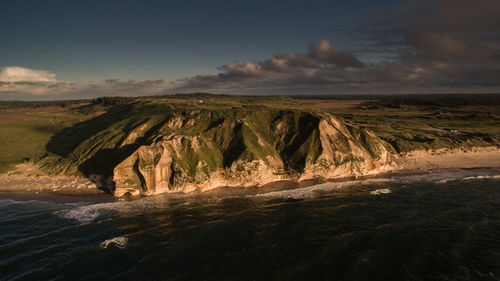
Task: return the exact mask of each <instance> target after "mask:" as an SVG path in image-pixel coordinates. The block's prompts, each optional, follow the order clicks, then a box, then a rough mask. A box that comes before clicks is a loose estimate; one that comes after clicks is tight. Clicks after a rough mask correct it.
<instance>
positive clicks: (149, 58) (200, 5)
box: [0, 0, 500, 98]
mask: <svg viewBox="0 0 500 281" xmlns="http://www.w3.org/2000/svg"><path fill="white" fill-rule="evenodd" d="M419 2H420V3H423V4H415V3H419ZM450 2H451V4H450ZM454 2H455V3H454ZM479 2H485V3H479ZM479 2H478V1H467V0H456V1H453V0H436V1H425V0H421V1H396V0H392V1H390V0H384V1H374V0H372V1H369V0H352V1H2V2H1V3H0V38H2V44H0V67H2V69H3V70H2V71H3V74H2V73H0V79H3V81H2V80H0V82H3V83H4V84H3V85H4V86H3V88H0V98H2V95H3V97H5V96H7V95H9V96H10V97H20V96H21V94H20V93H21V92H22V93H23V95H24V96H30V95H32V94H30V92H29V90H30V88H29V87H28V88H27V86H26V83H25V84H23V87H19V86H16V85H14V84H12V83H18V84H20V82H24V81H23V80H22V79H21V78H16V79H13V78H12V74H11V73H14V70H16V71H17V72H16V73H21V72H22V69H26V72H27V73H28V74H29V73H31V72H29V71H31V70H33V71H45V72H46V73H50V74H51V75H52V74H54V75H55V77H56V78H55V81H52V80H51V81H48V82H51V83H55V82H57V83H66V84H65V86H64V89H65V90H64V91H63V92H64V94H65V95H68V96H75V97H78V95H80V94H81V92H80V91H81V90H82V85H83V84H85V85H88V84H89V83H94V84H98V83H104V82H103V81H105V80H110V79H118V80H119V81H121V82H125V81H129V79H132V80H133V83H136V82H139V81H149V80H154V81H156V80H162V83H164V84H165V85H164V86H160V85H159V83H157V86H158V88H165V89H168V88H172V87H173V86H172V85H171V83H172V82H176V81H177V84H176V87H175V89H193V90H194V89H204V87H206V89H207V90H209V91H210V90H212V89H213V90H217V89H218V88H221V89H225V90H226V91H234V92H244V93H249V92H252V91H258V90H260V91H262V90H264V91H263V92H265V93H268V92H269V93H272V92H273V89H278V88H279V89H281V90H280V91H282V92H283V93H285V94H286V93H287V92H290V93H296V92H297V91H301V90H300V89H303V90H302V91H304V92H314V93H317V92H318V91H320V92H325V93H330V92H331V93H337V92H349V91H350V86H349V85H353V87H354V88H356V87H358V85H360V83H365V82H367V81H364V80H363V81H361V79H359V78H358V76H360V75H364V76H366V75H372V74H373V73H374V71H379V72H380V71H381V72H384V71H386V70H383V69H382V70H380V69H379V70H376V69H374V68H373V67H379V68H380V67H392V68H394V67H396V65H395V64H394V63H395V62H394V60H400V61H401V63H403V64H405V66H407V67H408V68H412V69H413V70H412V71H415V73H417V72H419V71H420V70H418V69H417V68H422V69H423V70H422V71H420V73H423V72H424V71H427V70H426V69H427V68H426V67H428V66H420V65H419V66H416V65H411V66H410V65H409V61H408V60H405V59H402V58H404V56H405V55H406V56H407V55H408V54H410V55H416V57H415V59H417V60H420V61H423V60H424V59H427V58H428V57H429V56H427V55H428V54H427V53H428V52H429V50H428V49H419V44H420V42H421V41H422V40H424V41H425V40H427V39H421V40H420V39H419V40H420V41H419V40H417V43H415V44H413V43H412V41H411V40H410V39H411V38H413V37H411V36H413V33H411V32H412V30H414V31H415V34H417V35H416V36H417V37H418V36H420V35H421V34H424V35H425V34H428V33H429V32H430V33H433V34H434V33H435V34H436V35H437V36H438V37H439V38H437V41H440V40H441V39H442V38H444V37H446V38H445V39H444V40H441V41H442V44H447V42H448V43H449V42H452V41H453V40H455V41H457V40H458V41H460V40H461V39H463V38H464V36H463V34H459V33H460V32H458V33H457V32H455V33H449V32H448V31H443V30H447V29H446V28H444V29H442V30H441V29H440V24H441V23H440V22H439V17H440V13H441V14H443V13H445V14H449V12H446V10H451V11H452V15H450V17H451V19H453V20H456V18H457V17H458V18H459V19H462V18H464V16H463V15H462V13H463V12H465V10H467V12H470V13H478V14H481V13H482V12H483V11H482V10H481V9H492V10H493V11H495V12H496V11H497V7H498V6H499V5H498V4H497V3H498V1H492V0H479ZM436 3H438V4H436ZM474 3H477V4H476V5H474ZM446 5H448V6H446ZM450 5H451V6H450ZM460 5H461V6H460ZM472 5H474V7H476V8H477V7H478V6H481V5H486V7H484V8H477V9H469V6H472ZM492 5H493V7H492ZM449 7H452V8H451V9H450V8H449ZM457 7H458V8H457ZM455 8H456V9H455ZM478 9H479V10H478ZM426 11H427V12H426ZM453 11H454V14H453ZM423 13H428V14H429V15H425V14H423ZM425 16H429V17H430V18H431V19H432V18H433V17H434V18H436V20H435V21H434V22H433V21H431V22H429V23H428V25H427V29H426V27H425V25H424V23H425V22H424V23H420V22H419V21H420V20H419V18H420V17H425ZM441 16H442V15H441ZM445 16H446V15H445ZM485 17H486V19H485V21H486V22H487V21H488V20H491V21H492V22H487V23H489V24H490V25H489V26H488V28H489V29H487V30H485V28H484V27H480V28H479V29H477V28H476V29H475V30H474V32H476V34H479V32H486V31H491V30H490V29H491V25H493V33H494V34H496V33H495V32H498V29H500V27H499V28H494V27H495V25H496V24H497V21H495V20H494V19H489V18H488V14H487V15H486V16H485ZM492 17H493V15H492ZM464 20H467V18H465V19H464ZM471 20H476V18H474V17H473V18H471ZM458 22H460V20H459V21H458ZM469 25H470V26H473V25H474V24H473V23H472V22H464V23H463V24H462V26H459V27H457V28H459V31H460V30H466V29H467V27H469ZM443 27H446V24H444V26H443ZM481 28H482V29H481ZM436 30H438V31H439V32H435V31H436ZM419 34H420V35H419ZM417 37H415V38H417ZM401 38H403V39H401ZM409 38H410V39H409ZM432 38H434V37H432ZM447 38H450V40H452V41H449V40H448V39H447ZM457 38H458V39H457ZM321 40H327V41H328V42H329V46H330V49H331V50H326V51H327V52H330V54H333V53H334V52H349V53H350V54H352V55H353V56H355V57H356V58H358V59H359V60H360V61H361V62H362V63H363V64H362V65H363V67H361V65H359V66H356V68H358V76H357V77H356V78H349V77H345V76H346V75H350V74H349V72H346V69H345V67H340V68H339V65H337V64H336V63H337V62H334V61H321V59H319V57H317V58H315V59H316V61H317V63H318V66H317V67H316V69H315V70H314V71H315V72H316V73H320V72H321V73H320V74H321V75H323V76H321V77H325V76H324V75H327V72H328V73H329V74H328V75H329V76H328V77H327V79H319V80H321V83H323V84H325V83H327V84H331V85H330V86H331V87H329V86H328V85H323V84H322V85H320V86H321V87H309V88H308V87H305V86H304V85H306V84H311V83H312V82H311V81H304V82H301V84H300V85H292V86H290V87H288V85H290V81H292V80H293V81H297V79H298V80H300V81H302V80H303V76H304V75H302V74H304V73H306V72H307V73H309V72H311V71H309V70H307V71H304V72H303V73H302V74H301V75H302V76H301V77H295V76H294V77H292V76H290V75H291V73H292V72H290V73H288V74H290V75H289V76H287V77H284V76H283V75H281V74H280V75H279V77H278V75H274V74H275V73H276V71H274V72H272V73H274V74H272V73H271V72H262V73H261V77H264V76H266V75H267V76H269V75H271V76H272V75H274V76H273V77H275V78H276V79H275V80H276V81H274V82H273V83H272V87H268V88H265V87H264V86H263V85H264V84H263V83H262V81H258V83H257V84H256V83H255V81H256V79H255V75H254V76H253V78H252V79H241V80H231V81H229V78H231V77H235V76H234V75H233V74H234V73H232V72H231V71H232V70H235V69H236V68H230V67H229V68H228V67H227V66H228V65H229V64H230V63H234V64H235V65H240V66H244V65H245V63H247V62H248V63H253V64H256V65H257V66H258V67H259V68H260V70H265V69H264V68H262V65H263V64H261V62H264V61H266V60H268V59H270V58H272V57H273V56H275V55H276V54H280V53H294V54H297V55H299V56H304V57H311V56H312V54H311V53H310V50H311V46H312V45H313V44H317V45H318V46H319V44H320V42H322V41H321ZM398 40H403V42H399V43H398V42H397V41H398ZM446 40H448V41H446ZM481 40H482V39H481ZM481 40H479V39H478V38H472V40H471V39H470V38H466V41H463V42H465V43H467V44H469V42H472V43H478V44H483V45H485V46H486V45H487V46H490V45H491V44H495V45H498V42H497V41H494V40H493V41H492V40H490V41H486V42H485V41H484V40H482V41H481ZM441 41H440V42H441ZM455 41H453V42H455ZM458 41H457V42H458ZM388 42H389V43H388ZM394 42H396V43H394ZM460 42H462V41H460ZM420 45H422V44H420ZM323 46H326V45H323ZM425 47H426V46H424V47H423V48H425ZM435 49H436V48H434V49H432V50H431V51H432V52H433V51H434V50H435ZM421 50H423V51H424V52H427V53H426V54H424V55H423V56H419V52H420V51H421ZM490 51H491V50H490ZM490 51H488V52H490ZM308 52H309V53H308ZM491 52H493V51H491ZM495 54H496V53H495ZM387 60H388V61H387ZM287 62H288V61H287ZM435 62H436V61H435ZM388 63H391V65H388ZM445 63H446V62H445ZM474 64H476V63H474ZM247 66H248V65H247ZM8 67H18V68H16V69H8ZM370 67H371V68H372V69H371V70H370V69H369V68H370ZM467 67H468V68H467V71H469V72H470V71H475V70H478V69H477V67H476V68H474V69H472V70H471V69H469V68H470V67H469V66H467ZM481 67H482V68H487V69H492V70H494V71H496V70H497V66H492V65H482V66H481ZM481 67H479V68H481ZM242 69H243V68H239V69H236V70H237V71H240V70H242ZM359 69H361V70H359ZM403 69H404V67H403ZM436 69H437V68H436V67H434V68H433V71H436ZM295 70H296V69H295ZM295 70H291V71H295ZM301 70H304V68H303V66H301ZM347 71H350V70H349V69H347ZM361 71H362V73H361ZM370 71H371V72H370ZM340 72H341V73H340ZM365 72H367V73H365ZM368 72H369V73H368ZM396 72H397V71H396ZM9 73H10V74H9ZM40 73H41V72H40ZM40 73H39V74H40ZM280 73H281V72H280ZM293 73H295V74H294V75H297V74H296V73H297V72H293ZM311 73H312V72H311ZM240 74H241V73H238V75H240ZM254 74H255V73H254ZM9 75H10V76H9ZM20 75H21V74H20ZM22 75H24V74H22ZM30 75H31V74H30ZM377 75H378V74H377ZM207 76H215V78H214V79H215V80H214V79H212V80H210V81H211V82H214V83H207V80H206V79H205V78H206V77H207ZM267 76H266V77H267ZM2 77H4V78H2ZM6 77H7V78H6ZM9 77H10V78H9ZM29 77H33V75H31V76H29ZM197 77H199V78H202V79H204V80H197ZM238 77H240V76H238ZM377 77H379V76H377ZM278 78H279V79H278ZM316 78H317V77H316ZM341 78H342V79H347V80H346V81H345V82H346V83H344V84H345V85H341V87H338V86H339V85H338V82H335V83H333V84H335V85H333V84H332V82H331V81H339V79H340V80H342V79H341ZM20 79H21V80H20ZM26 79H28V78H26ZM29 79H31V78H29ZM179 79H180V80H179ZM377 79H379V78H377ZM391 79H392V80H394V79H393V78H391ZM391 79H389V80H391ZM45 80H47V79H45ZM45 80H43V81H42V80H36V81H35V80H26V81H31V82H44V83H47V81H45ZM261 80H262V79H261ZM278 80H279V81H281V82H278ZM316 80H318V79H316ZM113 81H114V80H113ZM179 81H180V82H179ZM193 81H195V82H196V83H192V82H193ZM200 81H201V82H203V83H198V82H200ZM342 81H344V80H342ZM370 81H371V82H374V81H373V79H371V80H370ZM370 81H369V82H370ZM250 82H252V83H253V84H252V83H250ZM456 82H457V81H453V85H458V84H461V83H458V84H457V83H456ZM483 82H484V81H483ZM486 82H487V83H489V84H492V82H491V81H486ZM486 82H485V83H486ZM5 83H11V84H9V85H7V86H5ZM71 83H72V84H71ZM278 83H283V85H281V84H278ZM442 83H444V82H442V81H438V82H436V83H426V85H425V87H421V88H419V89H421V90H429V88H430V89H432V85H437V86H436V90H442V88H443V87H445V86H446V87H450V85H443V84H442ZM70 84H71V85H72V86H68V85H70ZM111 84H112V83H107V84H106V85H107V86H110V85H111ZM115 84H116V83H115ZM229 84H230V86H228V85H229ZM417 84H418V83H417ZM465 84H467V83H465ZM479 84H481V83H479ZM493 84H496V83H493ZM61 85H62V84H60V85H59V86H61ZM134 85H135V84H134ZM214 85H217V86H216V87H214ZM122 86H124V85H123V84H122ZM469 86H470V87H469V88H467V89H468V91H470V90H473V89H475V88H474V87H476V86H478V83H477V82H474V83H471V85H469ZM16 87H17V88H16ZM61 87H62V86H61ZM379 87H380V90H381V91H383V90H384V87H383V86H381V85H379ZM398 87H399V88H401V85H399V86H398ZM412 87H413V88H415V87H416V84H415V85H412ZM55 88H57V87H53V89H55ZM69 88H73V89H79V91H76V90H73V92H72V91H71V90H69ZM369 88H371V87H367V88H362V89H358V91H361V92H362V91H366V89H369ZM396 88H397V87H396ZM413 88H412V89H413ZM334 89H336V90H334ZM387 89H392V90H394V89H395V88H394V85H393V86H391V87H387ZM89 91H90V90H89V89H87V88H86V89H85V92H86V95H88V96H92V95H93V93H89ZM106 91H111V94H113V92H112V89H111V88H109V87H108V88H106ZM121 91H122V92H120V91H118V92H117V93H118V94H127V93H126V89H122V90H121ZM481 91H486V90H484V89H482V90H481ZM56 92H57V91H56ZM39 93H42V91H39ZM101 93H103V92H102V91H101V92H100V91H96V93H95V94H96V95H97V94H101ZM145 93H146V94H150V93H151V91H146V92H145ZM137 94H142V92H138V93H137ZM38 95H45V94H38ZM54 95H56V93H54ZM130 95H133V93H130Z"/></svg>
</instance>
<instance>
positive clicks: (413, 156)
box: [0, 147, 500, 199]
mask: <svg viewBox="0 0 500 281" xmlns="http://www.w3.org/2000/svg"><path fill="white" fill-rule="evenodd" d="M394 156H395V159H394V164H395V165H394V168H393V169H390V170H386V171H383V172H380V173H375V174H367V175H360V176H345V177H339V178H330V179H323V178H317V179H304V180H293V179H287V180H279V181H273V182H269V183H266V184H262V185H252V186H219V187H216V188H213V189H207V190H195V191H191V192H182V191H178V192H172V193H180V194H197V193H199V194H202V193H203V194H214V193H218V192H223V191H224V190H226V191H227V190H228V189H232V191H231V192H234V193H235V194H236V193H248V192H250V193H258V192H266V191H270V190H283V189H295V188H302V187H308V186H312V185H316V184H322V183H328V182H344V181H350V180H362V179H371V178H388V177H393V176H398V175H413V174H415V175H418V174H425V173H428V172H430V171H436V170H447V169H488V168H500V148H498V147H473V148H458V149H449V148H442V149H437V150H416V151H411V152H408V153H403V154H399V155H394ZM16 168H17V169H16V170H15V171H13V172H9V173H7V174H1V175H0V195H1V194H11V195H15V194H17V195H19V196H22V195H21V194H27V195H29V196H35V197H36V196H51V195H52V196H54V195H56V196H57V195H58V196H71V197H75V198H81V199H105V198H109V199H112V198H120V197H116V196H113V195H111V194H109V193H107V192H105V191H102V190H100V189H98V188H97V186H96V184H95V183H94V182H92V181H91V180H89V179H87V178H83V177H75V176H49V175H46V174H44V173H43V172H41V171H40V170H39V169H38V168H37V167H36V166H35V165H33V164H31V163H22V164H18V165H17V166H16Z"/></svg>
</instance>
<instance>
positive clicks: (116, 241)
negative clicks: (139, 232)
mask: <svg viewBox="0 0 500 281" xmlns="http://www.w3.org/2000/svg"><path fill="white" fill-rule="evenodd" d="M127 242H128V238H127V237H121V236H119V237H115V238H112V239H108V240H104V241H102V242H101V244H99V246H100V247H101V248H102V249H106V248H108V247H109V246H110V245H113V246H115V247H117V248H119V249H125V248H126V247H127Z"/></svg>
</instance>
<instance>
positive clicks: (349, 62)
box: [308, 39, 363, 67]
mask: <svg viewBox="0 0 500 281" xmlns="http://www.w3.org/2000/svg"><path fill="white" fill-rule="evenodd" d="M308 55H309V56H310V57H312V58H314V59H316V60H317V61H318V62H319V63H330V64H334V65H336V66H339V67H361V66H363V63H362V62H361V61H360V60H359V59H358V58H356V57H355V56H354V55H353V54H351V53H349V52H346V51H338V50H335V49H333V48H332V45H331V44H330V41H328V40H326V39H323V40H321V41H319V43H318V44H311V45H309V53H308Z"/></svg>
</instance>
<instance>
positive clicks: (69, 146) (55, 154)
mask: <svg viewBox="0 0 500 281" xmlns="http://www.w3.org/2000/svg"><path fill="white" fill-rule="evenodd" d="M49 146H50V148H51V149H50V150H48V151H49V153H47V155H45V156H44V157H42V159H40V160H39V161H38V164H39V165H40V166H41V167H42V168H43V169H44V171H46V172H49V173H51V174H55V175H59V174H65V175H79V176H85V177H87V178H88V179H90V180H92V181H94V183H95V184H96V185H97V186H99V187H100V188H101V189H104V190H108V191H109V192H111V193H114V194H115V195H116V196H121V195H123V194H126V193H130V194H156V193H161V192H189V191H193V190H207V189H211V188H214V187H218V186H254V185H257V186H259V185H263V184H266V183H269V182H273V181H278V180H285V179H286V180H296V181H300V180H305V179H311V178H321V179H330V178H339V177H350V176H360V175H368V174H374V173H379V172H382V171H384V170H387V169H389V168H390V167H391V166H390V165H391V163H392V160H391V153H390V150H391V149H392V147H391V146H390V145H389V144H387V143H385V142H384V141H382V140H381V139H380V138H378V137H377V136H376V135H375V134H374V133H372V132H370V131H368V130H365V129H361V128H357V127H355V126H350V125H348V124H347V123H345V122H343V121H342V120H339V119H337V118H336V117H335V116H334V115H331V114H326V113H317V112H308V111H300V110H280V109H272V108H266V107H252V108H244V107H240V108H234V109H227V110H220V109H218V110H216V109H213V110H209V109H205V110H177V109H175V108H174V107H172V106H170V105H168V104H165V103H162V102H154V101H153V102H141V103H136V104H129V105H126V106H123V107H113V108H112V109H111V110H109V111H108V112H107V113H105V114H103V115H100V116H97V117H95V118H94V119H91V120H88V121H85V122H84V123H81V124H77V125H75V126H74V127H70V128H67V129H64V130H62V131H61V133H59V134H57V135H56V136H54V137H53V139H51V141H50V145H49Z"/></svg>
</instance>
